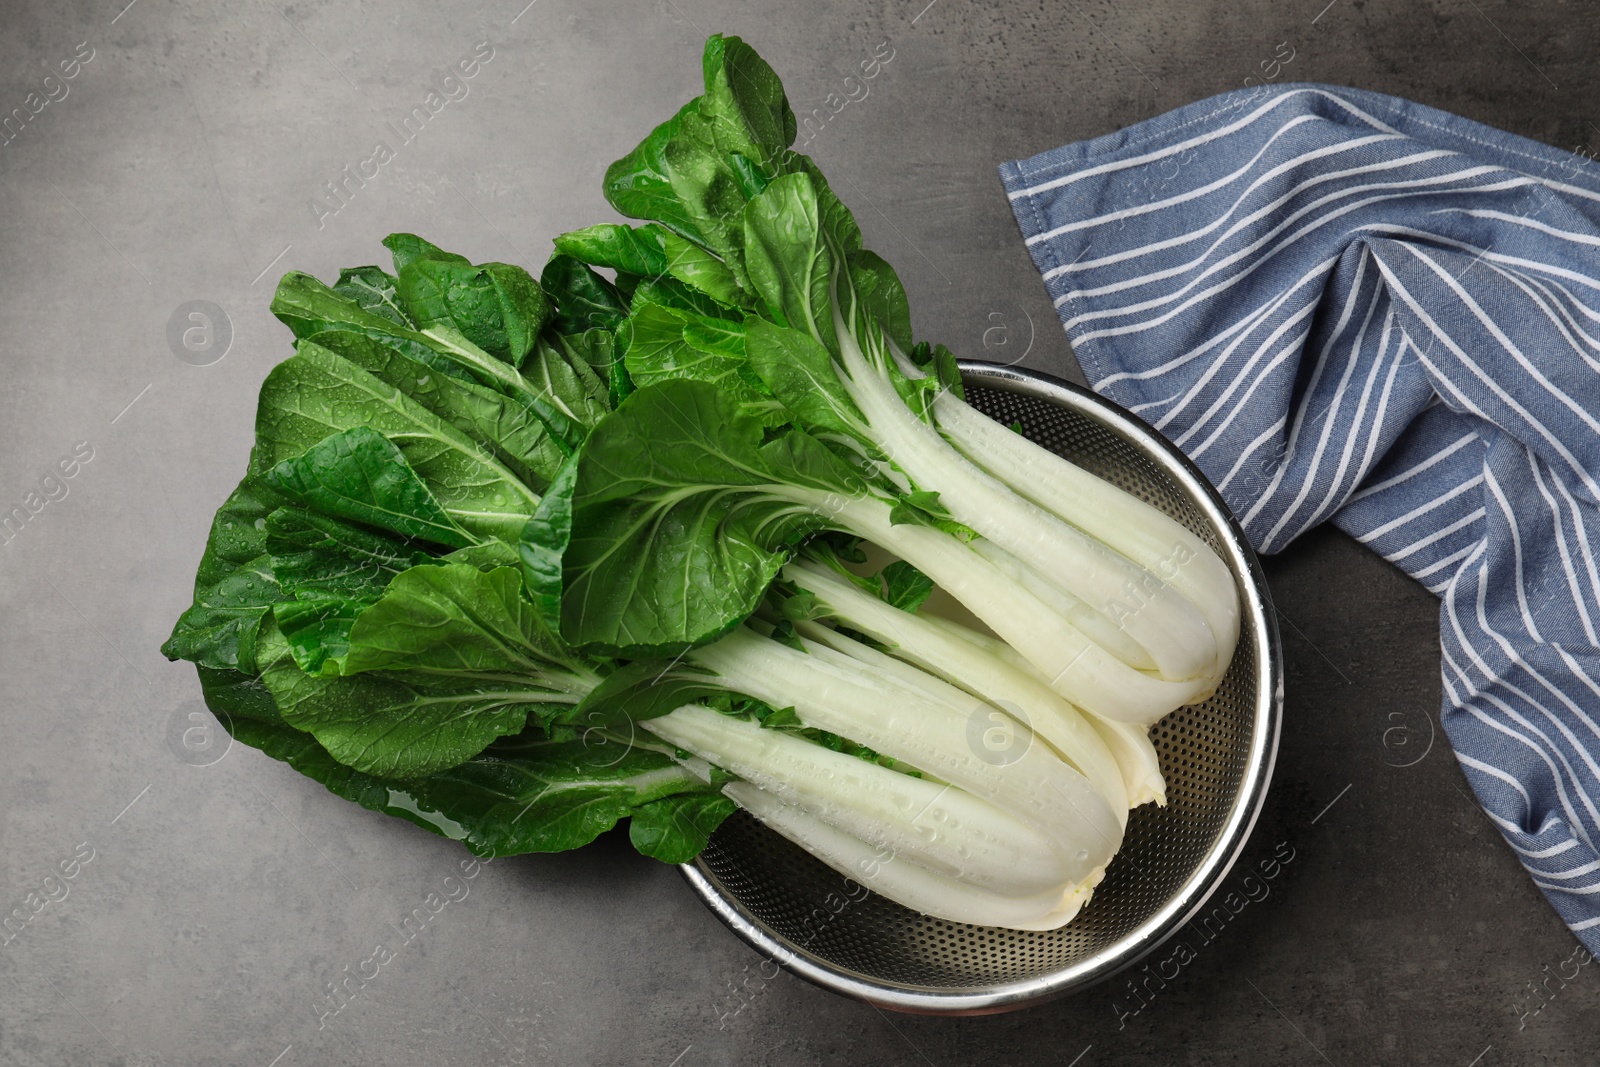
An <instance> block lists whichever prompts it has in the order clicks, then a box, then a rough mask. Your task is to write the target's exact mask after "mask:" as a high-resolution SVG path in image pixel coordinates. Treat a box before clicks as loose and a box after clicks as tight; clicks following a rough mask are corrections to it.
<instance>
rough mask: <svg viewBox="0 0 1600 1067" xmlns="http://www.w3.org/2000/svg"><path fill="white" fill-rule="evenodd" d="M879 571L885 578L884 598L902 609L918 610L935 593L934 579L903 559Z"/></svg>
mask: <svg viewBox="0 0 1600 1067" xmlns="http://www.w3.org/2000/svg"><path fill="white" fill-rule="evenodd" d="M878 573H879V577H881V578H882V579H883V599H884V600H887V601H888V602H889V603H890V604H892V605H894V606H895V607H897V608H899V609H900V610H901V611H916V610H917V609H918V608H920V607H921V606H922V603H923V601H925V600H927V599H928V597H929V596H930V595H931V594H932V593H933V579H932V578H929V577H928V576H927V575H926V574H923V573H922V572H921V571H919V570H917V568H915V567H913V566H912V565H911V564H909V563H907V562H906V561H905V560H903V559H897V560H895V561H894V562H893V563H891V564H889V565H888V566H886V567H884V568H883V570H881V571H879V572H878Z"/></svg>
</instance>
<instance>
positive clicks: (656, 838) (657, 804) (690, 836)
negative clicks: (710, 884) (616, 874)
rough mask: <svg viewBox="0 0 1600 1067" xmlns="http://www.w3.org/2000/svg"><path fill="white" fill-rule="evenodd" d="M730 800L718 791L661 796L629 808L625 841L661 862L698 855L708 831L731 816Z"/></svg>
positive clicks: (683, 861) (681, 860)
mask: <svg viewBox="0 0 1600 1067" xmlns="http://www.w3.org/2000/svg"><path fill="white" fill-rule="evenodd" d="M735 807H737V805H735V804H734V802H733V801H731V800H729V799H728V798H727V797H725V796H722V795H721V794H718V793H688V794H678V795H675V796H670V797H663V798H662V799H660V800H653V801H651V802H650V803H648V804H643V805H640V806H639V807H636V808H634V809H633V818H632V820H630V821H629V823H628V840H629V841H631V842H632V843H633V847H634V848H635V849H637V850H638V851H639V852H640V853H641V854H642V855H645V856H649V857H651V858H652V859H658V860H660V861H661V862H662V863H688V862H689V861H690V860H692V859H694V858H695V857H696V856H698V855H699V854H700V852H701V850H702V849H704V848H705V847H706V842H708V841H709V840H710V839H711V834H712V832H713V831H714V830H716V828H717V827H718V826H720V825H722V821H723V820H724V819H726V818H727V817H728V816H729V815H732V814H733V812H734V809H735Z"/></svg>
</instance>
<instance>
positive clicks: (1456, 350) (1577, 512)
mask: <svg viewBox="0 0 1600 1067" xmlns="http://www.w3.org/2000/svg"><path fill="white" fill-rule="evenodd" d="M1001 175H1002V177H1003V178H1004V180H1005V184H1006V188H1007V190H1008V192H1009V193H1010V196H1011V201H1012V206H1013V209H1014V210H1015V212H1016V216H1017V220H1018V222H1019V223H1020V225H1021V227H1022V232H1023V235H1024V236H1025V237H1026V238H1027V242H1028V248H1029V250H1030V251H1031V252H1032V254H1033V259H1034V262H1035V263H1036V264H1037V265H1038V267H1039V270H1040V272H1041V273H1042V274H1043V275H1044V279H1045V283H1046V285H1047V286H1048V288H1049V292H1050V295H1051V297H1052V299H1053V300H1054V302H1055V306H1056V308H1057V309H1058V311H1059V312H1060V315H1061V320H1062V322H1063V323H1064V324H1065V326H1066V330H1067V334H1068V336H1069V337H1070V339H1071V341H1072V345H1073V348H1074V350H1075V351H1076V353H1077V356H1078V362H1079V363H1080V364H1081V365H1082V367H1083V370H1084V373H1085V374H1086V375H1087V376H1088V378H1089V381H1090V383H1091V384H1092V385H1093V386H1094V388H1095V389H1097V390H1098V391H1099V392H1101V393H1104V394H1105V395H1107V396H1109V397H1111V398H1112V399H1114V400H1116V401H1118V402H1119V403H1121V404H1123V405H1125V406H1126V407H1128V408H1130V409H1132V410H1133V411H1134V412H1135V413H1137V414H1138V415H1139V416H1140V417H1142V418H1143V419H1145V420H1146V421H1147V422H1149V423H1151V424H1152V425H1153V426H1155V427H1157V428H1158V429H1159V430H1161V431H1162V432H1163V433H1164V434H1166V435H1167V437H1169V438H1170V439H1171V440H1172V441H1174V442H1175V443H1177V444H1178V445H1179V446H1180V447H1181V448H1183V449H1184V450H1185V451H1186V452H1187V453H1188V454H1189V455H1190V456H1192V457H1193V458H1194V459H1195V461H1196V462H1197V463H1198V464H1199V465H1200V466H1201V467H1202V468H1203V469H1204V470H1205V471H1206V473H1207V474H1208V475H1209V476H1210V477H1211V479H1212V480H1213V482H1215V484H1216V485H1217V487H1218V488H1219V489H1220V490H1221V491H1222V494H1223V496H1224V497H1226V498H1227V501H1228V503H1229V505H1231V506H1232V508H1233V510H1234V512H1235V513H1236V514H1237V515H1238V516H1239V519H1240V521H1241V522H1242V523H1243V525H1244V528H1245V530H1246V532H1247V533H1248V534H1249V536H1250V540H1251V542H1252V543H1253V544H1255V545H1256V547H1257V548H1258V549H1260V550H1263V551H1266V552H1274V551H1277V550H1279V549H1282V548H1283V547H1284V546H1285V545H1287V544H1289V542H1291V541H1293V540H1294V539H1295V538H1296V537H1297V536H1299V535H1300V534H1301V533H1302V532H1303V531H1305V530H1307V529H1309V528H1311V527H1313V526H1315V525H1317V524H1318V523H1320V522H1322V521H1324V520H1331V521H1333V523H1334V524H1335V525H1337V526H1338V527H1339V528H1341V529H1343V530H1345V531H1347V532H1348V533H1350V534H1351V535H1353V536H1354V537H1356V538H1357V539H1358V540H1360V541H1362V542H1363V543H1365V544H1367V545H1368V546H1370V547H1371V548H1372V549H1373V550H1374V551H1376V552H1378V553H1380V554H1381V555H1382V556H1383V557H1384V558H1385V559H1387V560H1390V561H1392V562H1393V563H1395V564H1396V565H1397V566H1399V567H1401V568H1402V569H1404V570H1405V571H1406V573H1408V574H1410V575H1411V576H1413V577H1414V578H1416V579H1417V580H1418V581H1420V582H1422V583H1423V584H1424V585H1426V586H1427V587H1428V588H1429V589H1430V590H1432V591H1433V592H1434V593H1436V594H1438V595H1439V596H1440V597H1441V607H1440V612H1439V637H1440V644H1441V646H1442V651H1443V666H1442V673H1443V676H1444V699H1443V709H1442V712H1441V719H1442V721H1443V724H1444V728H1445V731H1446V733H1447V735H1448V736H1449V738H1450V742H1451V744H1452V745H1453V746H1454V748H1455V751H1456V755H1457V758H1458V759H1460V761H1461V764H1462V766H1463V767H1464V768H1465V771H1466V776H1467V778H1468V779H1469V780H1470V781H1471V783H1472V786H1473V788H1474V789H1475V790H1476V791H1477V794H1478V798H1479V800H1480V802H1481V803H1482V804H1483V806H1484V808H1485V809H1486V810H1487V811H1488V813H1489V817H1490V818H1491V819H1493V820H1494V821H1495V823H1496V824H1497V825H1498V826H1499V827H1500V829H1501V830H1502V832H1503V833H1504V834H1505V837H1506V840H1507V841H1508V842H1510V844H1511V847H1512V848H1513V849H1515V850H1516V853H1517V856H1518V857H1519V858H1520V859H1521V861H1522V863H1523V865H1524V866H1525V867H1526V868H1527V869H1528V871H1529V873H1530V874H1532V875H1533V878H1534V881H1535V883H1536V884H1537V885H1538V886H1539V888H1540V889H1541V890H1543V891H1544V894H1545V896H1546V897H1547V898H1548V899H1549V900H1550V902H1551V904H1553V905H1554V906H1555V909H1556V911H1557V912H1559V913H1560V915H1561V917H1562V918H1563V919H1564V920H1566V922H1567V924H1568V925H1569V926H1570V927H1571V928H1572V929H1573V931H1574V932H1575V933H1577V935H1578V937H1579V938H1580V939H1581V940H1582V941H1583V942H1584V944H1585V945H1586V946H1587V947H1588V949H1589V950H1590V951H1591V952H1595V953H1600V851H1597V850H1596V844H1597V843H1600V167H1597V166H1596V165H1594V164H1593V163H1591V162H1590V161H1588V160H1586V159H1584V158H1582V157H1580V156H1577V155H1574V154H1570V153H1566V152H1562V151H1559V150H1557V149H1554V148H1550V147H1548V146H1546V145H1541V144H1537V143H1535V142H1532V141H1528V140H1525V139H1523V138H1521V137H1516V136H1513V135H1511V134H1507V133H1504V132H1502V131H1499V130H1494V129H1491V128H1488V127H1485V126H1481V125H1479V124H1477V123H1473V122H1469V121H1467V120H1465V119H1462V118H1459V117H1457V116H1454V115H1449V114H1446V113H1444V112H1440V111H1435V110H1433V109H1431V108H1426V107H1422V106H1420V105H1417V104H1413V103H1410V102H1407V101H1404V100H1398V99H1395V98H1393V97H1387V96H1381V95H1378V94H1375V93H1367V92H1361V91H1357V90H1353V89H1342V88H1333V87H1327V86H1317V85H1284V86H1278V87H1273V88H1270V89H1268V88H1263V89H1256V90H1249V91H1240V92H1236V93H1230V94H1227V95H1224V96H1221V97H1217V98H1215V99H1212V100H1207V101H1203V102H1201V103H1198V104H1194V105H1191V106H1189V107H1186V108H1182V109H1180V110H1178V111H1174V112H1172V113H1170V114H1167V115H1163V116H1160V117H1159V118H1155V119H1151V120H1149V121H1147V122H1144V123H1141V124H1139V125H1137V126H1133V127H1131V128H1129V129H1126V130H1123V131H1121V132H1119V133H1115V134H1112V135H1110V136H1106V137H1101V138H1099V139H1097V140H1093V141H1087V142H1083V143H1080V144H1074V145H1068V146H1066V147H1064V148H1059V149H1056V150H1055V151H1052V152H1046V153H1044V154H1042V155H1039V156H1035V157H1034V158H1032V159H1028V160H1023V161H1020V162H1015V163H1007V164H1005V165H1004V166H1002V167H1001Z"/></svg>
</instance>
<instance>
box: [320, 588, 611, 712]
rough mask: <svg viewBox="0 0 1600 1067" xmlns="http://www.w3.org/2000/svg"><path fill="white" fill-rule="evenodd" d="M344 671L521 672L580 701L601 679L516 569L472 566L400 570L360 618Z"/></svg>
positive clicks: (557, 697) (556, 692)
mask: <svg viewBox="0 0 1600 1067" xmlns="http://www.w3.org/2000/svg"><path fill="white" fill-rule="evenodd" d="M552 667H554V668H557V669H556V670H551V668H552ZM339 668H340V673H342V674H344V675H347V676H348V675H353V674H358V673H361V672H363V671H373V670H381V669H386V668H387V669H390V670H397V669H407V670H420V671H431V672H434V673H440V674H454V675H469V674H477V673H483V674H495V675H517V674H519V673H520V674H524V675H526V676H527V677H528V678H529V679H530V680H531V679H542V680H543V682H544V683H545V687H546V688H547V689H548V690H550V691H551V693H552V697H551V699H552V700H558V701H559V700H561V699H568V700H570V702H572V703H576V702H577V700H578V698H580V697H581V696H582V695H583V693H585V692H587V690H588V688H589V687H590V686H592V684H593V682H594V681H595V676H594V675H593V673H592V672H590V671H589V670H588V669H587V668H586V667H585V666H584V665H583V664H582V663H581V661H580V660H579V659H578V657H577V656H575V655H573V654H572V653H570V652H568V651H567V650H566V649H565V648H564V647H562V645H561V643H560V641H559V639H557V637H556V636H555V635H554V634H553V633H552V632H551V631H550V630H549V629H548V628H547V627H546V626H545V624H544V620H543V619H542V618H541V617H540V615H539V613H538V612H537V611H535V610H534V606H533V604H532V603H531V602H530V601H529V600H528V599H527V598H526V597H524V596H523V595H522V576H521V574H520V573H519V572H518V570H517V569H516V568H514V567H498V568H496V569H494V570H488V571H485V570H480V569H478V568H477V567H474V566H472V565H470V564H466V563H439V564H433V565H428V566H419V567H412V568H411V569H410V570H407V571H404V572H402V573H401V574H399V575H397V576H396V577H395V578H394V580H393V581H391V582H390V583H389V587H388V589H387V590H385V591H384V594H383V596H382V597H381V598H380V599H379V600H378V601H377V602H376V603H375V604H373V605H372V606H371V607H370V608H368V609H367V610H366V611H364V612H362V613H361V616H360V617H359V618H358V619H357V620H356V624H355V626H354V627H353V628H352V629H351V631H350V651H349V653H348V655H346V656H345V657H344V659H343V661H342V662H341V663H340V664H339ZM566 676H570V677H566ZM563 682H566V684H567V688H566V691H565V692H564V693H563V692H562V690H561V686H562V683H563Z"/></svg>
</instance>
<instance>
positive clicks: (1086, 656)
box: [775, 487, 1216, 724]
mask: <svg viewBox="0 0 1600 1067" xmlns="http://www.w3.org/2000/svg"><path fill="white" fill-rule="evenodd" d="M775 491H776V492H781V489H780V488H778V487H775ZM809 502H810V503H811V504H812V506H814V507H817V508H818V509H819V510H821V511H824V513H826V514H829V515H830V516H832V518H833V519H834V521H836V522H838V523H840V524H841V525H843V526H844V527H846V528H848V529H850V530H851V531H852V532H854V533H857V534H859V535H861V536H862V537H865V538H866V539H867V540H869V541H872V542H873V543H875V544H878V545H881V546H882V547H883V548H885V549H888V550H889V551H890V552H892V553H894V554H895V555H896V556H899V557H900V558H901V559H903V560H905V561H906V562H907V563H910V564H911V565H912V566H913V567H916V568H917V569H918V570H920V571H921V572H922V573H923V574H926V575H927V576H928V577H929V578H931V579H933V581H934V583H935V584H936V585H938V586H940V587H941V588H943V589H944V590H945V591H946V592H948V593H949V594H950V595H951V596H953V597H955V598H956V599H957V600H959V601H960V602H961V603H962V604H963V605H964V606H965V607H966V608H967V610H969V611H971V612H972V613H973V614H974V615H976V616H977V617H978V618H979V619H981V620H982V621H983V623H984V625H986V626H988V627H989V628H990V629H991V630H993V631H994V632H995V633H997V634H999V635H1000V637H1001V639H1002V640H1004V641H1005V642H1006V643H1007V644H1009V645H1010V646H1011V647H1013V648H1015V649H1016V650H1017V651H1018V652H1020V653H1021V654H1022V655H1023V656H1024V657H1025V658H1026V659H1027V660H1028V662H1030V663H1032V664H1033V665H1034V666H1035V667H1036V668H1038V670H1039V672H1040V673H1041V674H1043V675H1044V677H1045V678H1046V680H1047V683H1048V684H1049V686H1050V688H1052V689H1054V690H1055V691H1056V692H1058V693H1060V694H1061V695H1062V696H1064V697H1066V698H1067V699H1068V700H1070V701H1072V702H1073V703H1074V704H1077V705H1078V706H1079V707H1082V708H1087V709H1090V710H1092V711H1095V712H1096V713H1098V714H1100V715H1104V716H1105V717H1106V718H1108V719H1116V720H1118V721H1119V722H1135V723H1143V724H1149V723H1153V722H1155V721H1156V720H1158V719H1160V718H1161V717H1162V716H1163V715H1166V714H1167V713H1169V712H1171V711H1172V710H1174V709H1175V708H1179V707H1182V706H1183V705H1185V704H1189V703H1193V702H1194V701H1196V700H1200V699H1203V698H1204V697H1205V696H1206V695H1208V694H1209V693H1210V692H1211V690H1212V689H1213V688H1215V684H1216V683H1215V682H1214V681H1213V680H1212V679H1209V678H1195V679H1190V680H1188V681H1182V682H1169V681H1165V680H1163V679H1161V678H1156V677H1152V676H1151V675H1148V674H1145V673H1143V672H1141V671H1137V670H1134V669H1133V668H1132V667H1129V666H1128V665H1127V664H1126V663H1123V662H1122V661H1121V660H1119V659H1117V658H1116V657H1115V656H1113V655H1111V654H1110V653H1109V652H1107V651H1106V650H1105V649H1103V648H1101V647H1100V646H1099V645H1097V644H1095V643H1094V642H1093V641H1091V640H1089V638H1087V637H1085V636H1084V635H1083V633H1082V632H1081V631H1079V630H1078V629H1077V628H1076V627H1074V626H1073V625H1072V624H1071V623H1070V622H1068V621H1067V620H1066V619H1065V618H1063V617H1062V616H1061V615H1060V614H1059V613H1058V612H1056V611H1055V610H1053V609H1052V608H1050V607H1049V606H1048V605H1047V604H1045V603H1044V602H1043V601H1041V600H1040V599H1039V598H1038V597H1037V596H1036V595H1034V594H1033V593H1032V592H1031V591H1029V590H1028V589H1027V587H1025V586H1024V585H1023V584H1022V583H1020V582H1018V581H1015V580H1013V579H1011V578H1009V577H1007V576H1006V575H1005V574H1004V573H1003V572H1001V571H1000V569H999V568H997V567H995V566H994V564H992V563H990V562H989V561H988V560H986V559H984V558H983V557H982V556H980V555H978V554H977V553H976V552H974V551H973V550H972V548H971V547H970V546H968V545H965V544H962V543H961V542H960V541H957V540H956V539H955V538H953V537H951V536H950V535H949V534H946V533H943V532H942V531H939V530H935V529H932V528H931V527H927V526H915V525H900V526H896V525H893V524H891V523H890V521H889V510H890V509H889V506H888V505H887V504H885V503H883V502H882V501H881V500H877V499H875V498H871V497H856V498H851V499H847V500H839V499H832V500H828V501H823V500H820V499H811V500H809Z"/></svg>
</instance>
